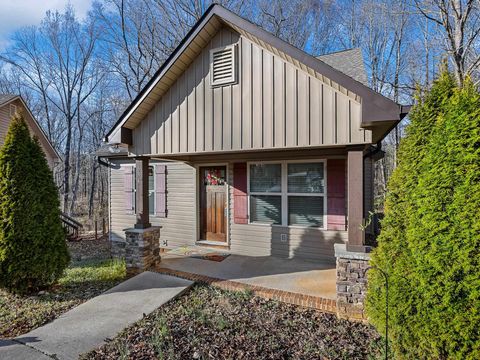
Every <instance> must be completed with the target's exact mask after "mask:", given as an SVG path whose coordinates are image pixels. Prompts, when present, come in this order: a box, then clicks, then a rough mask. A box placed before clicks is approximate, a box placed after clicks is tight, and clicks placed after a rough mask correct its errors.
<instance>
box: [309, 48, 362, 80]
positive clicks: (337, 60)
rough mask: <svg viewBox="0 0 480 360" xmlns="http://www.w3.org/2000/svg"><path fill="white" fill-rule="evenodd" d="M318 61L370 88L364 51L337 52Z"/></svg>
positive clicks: (358, 49) (321, 57) (356, 49)
mask: <svg viewBox="0 0 480 360" xmlns="http://www.w3.org/2000/svg"><path fill="white" fill-rule="evenodd" d="M317 59H318V60H320V61H323V62H324V63H326V64H328V65H330V66H331V67H333V68H335V69H337V70H339V71H341V72H342V73H344V74H345V75H348V76H350V77H351V78H352V79H355V80H357V81H358V82H360V83H362V84H363V85H365V86H368V77H367V72H366V70H365V63H364V61H363V55H362V49H360V48H354V49H348V50H342V51H337V52H334V53H330V54H325V55H320V56H318V57H317Z"/></svg>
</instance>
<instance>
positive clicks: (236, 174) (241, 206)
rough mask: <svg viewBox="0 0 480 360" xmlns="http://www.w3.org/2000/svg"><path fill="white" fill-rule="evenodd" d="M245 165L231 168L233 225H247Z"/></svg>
mask: <svg viewBox="0 0 480 360" xmlns="http://www.w3.org/2000/svg"><path fill="white" fill-rule="evenodd" d="M247 196H248V195H247V164H246V163H236V164H234V166H233V218H234V223H235V224H247V223H248V197H247Z"/></svg>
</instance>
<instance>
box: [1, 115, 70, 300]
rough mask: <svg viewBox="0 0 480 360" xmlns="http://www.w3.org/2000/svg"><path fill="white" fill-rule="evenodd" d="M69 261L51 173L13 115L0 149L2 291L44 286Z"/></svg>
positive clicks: (35, 145) (54, 277)
mask: <svg viewBox="0 0 480 360" xmlns="http://www.w3.org/2000/svg"><path fill="white" fill-rule="evenodd" d="M69 260H70V258H69V254H68V249H67V245H66V242H65V231H64V229H63V228H62V224H61V221H60V202H59V199H58V192H57V189H56V186H55V183H54V180H53V174H52V172H51V170H50V168H49V167H48V163H47V160H46V158H45V155H44V153H43V150H42V149H41V147H40V144H39V143H38V141H37V139H32V138H31V136H30V133H29V130H28V127H27V125H26V123H25V121H24V120H23V118H22V116H21V115H15V116H14V118H13V119H12V122H11V125H10V127H9V130H8V133H7V136H6V139H5V144H4V145H3V147H2V148H1V149H0V286H2V287H5V288H7V289H9V290H11V291H15V292H27V291H32V290H36V289H38V288H41V287H44V286H48V285H50V284H52V283H53V282H54V281H55V280H57V279H58V278H59V277H60V276H61V274H62V272H63V270H64V269H65V268H66V267H67V265H68V263H69Z"/></svg>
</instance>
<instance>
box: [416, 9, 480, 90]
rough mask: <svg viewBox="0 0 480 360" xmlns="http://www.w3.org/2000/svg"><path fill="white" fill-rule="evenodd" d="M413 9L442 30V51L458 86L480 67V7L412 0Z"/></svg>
mask: <svg viewBox="0 0 480 360" xmlns="http://www.w3.org/2000/svg"><path fill="white" fill-rule="evenodd" d="M414 1H415V5H416V8H417V9H418V10H419V11H420V13H421V14H422V15H423V16H425V18H427V19H428V20H430V21H432V22H434V23H435V24H438V25H439V26H440V29H441V30H442V32H443V33H442V37H443V38H442V40H443V41H444V46H445V50H446V51H447V53H448V54H449V57H450V59H451V60H452V64H453V69H454V73H455V77H456V79H457V82H458V84H459V85H460V86H461V85H463V81H464V79H465V76H467V75H471V74H472V73H473V72H474V71H476V70H478V67H479V65H480V49H479V44H478V40H479V34H480V3H479V2H478V0H423V1H421V0H414Z"/></svg>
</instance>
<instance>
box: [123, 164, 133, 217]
mask: <svg viewBox="0 0 480 360" xmlns="http://www.w3.org/2000/svg"><path fill="white" fill-rule="evenodd" d="M123 171H124V174H123V184H124V195H125V213H127V214H133V213H134V204H133V191H134V187H133V181H134V173H133V172H134V171H135V167H133V166H126V167H125V168H124V170H123Z"/></svg>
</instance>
